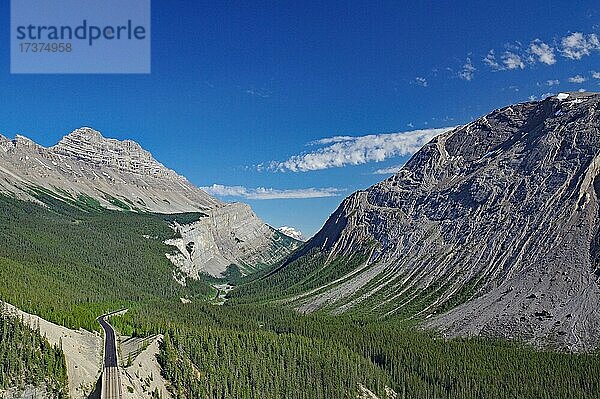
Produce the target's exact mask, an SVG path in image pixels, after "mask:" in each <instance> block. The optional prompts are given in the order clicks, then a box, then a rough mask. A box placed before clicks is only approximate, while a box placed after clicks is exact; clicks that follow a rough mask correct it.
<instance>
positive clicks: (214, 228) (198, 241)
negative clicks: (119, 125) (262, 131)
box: [0, 128, 299, 277]
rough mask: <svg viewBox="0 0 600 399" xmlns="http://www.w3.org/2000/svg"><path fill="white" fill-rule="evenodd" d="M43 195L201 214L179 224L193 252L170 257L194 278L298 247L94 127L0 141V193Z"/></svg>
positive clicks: (137, 147)
mask: <svg viewBox="0 0 600 399" xmlns="http://www.w3.org/2000/svg"><path fill="white" fill-rule="evenodd" d="M40 190H42V191H41V192H42V193H43V194H44V195H49V196H52V197H54V198H55V199H59V200H63V201H83V202H88V203H89V202H90V201H97V204H98V205H99V206H102V207H105V208H109V209H119V210H127V211H135V212H156V213H182V212H200V213H202V214H204V215H206V222H205V221H204V220H201V221H200V222H198V223H195V224H193V225H191V226H179V229H180V231H181V233H182V235H183V236H184V239H185V244H187V243H188V242H191V241H193V242H194V243H195V244H194V245H195V248H196V250H195V252H194V255H193V256H191V257H190V254H189V252H188V250H187V249H186V248H185V244H184V245H183V246H181V245H178V244H179V243H178V242H174V244H177V245H178V247H181V248H180V250H181V254H177V255H172V254H170V255H169V257H170V259H171V260H173V261H174V262H175V264H176V265H178V266H181V267H182V271H183V272H184V273H189V274H190V275H191V276H193V277H198V274H199V273H202V272H206V273H209V274H213V275H215V276H220V274H221V273H222V272H223V271H225V270H226V267H227V266H228V265H230V264H232V263H236V264H238V263H242V264H243V265H244V266H246V267H245V270H246V271H248V272H249V271H251V269H252V266H253V265H255V263H254V262H257V263H256V264H259V263H260V264H265V265H269V264H271V263H272V262H277V261H279V260H281V259H282V258H283V257H285V256H286V255H288V254H289V253H290V252H291V251H293V250H294V249H295V248H296V247H297V246H298V244H299V243H298V242H297V241H295V240H287V239H280V237H279V236H274V235H273V232H272V229H271V228H270V227H269V226H267V225H266V224H264V222H262V221H261V220H260V219H259V218H258V217H257V216H256V215H255V214H254V213H253V212H252V211H251V209H250V208H249V207H247V206H244V205H241V204H228V203H223V202H221V201H219V200H217V199H215V198H213V197H211V196H210V195H208V194H207V193H205V192H204V191H202V190H200V189H199V188H197V187H195V186H194V185H192V184H191V183H190V182H189V181H188V180H187V179H186V178H185V177H183V176H180V175H178V174H177V173H176V172H175V171H173V170H171V169H168V168H166V167H165V166H163V165H162V164H161V163H159V162H158V161H156V160H155V159H154V158H153V157H152V155H151V154H150V153H149V152H148V151H146V150H144V149H143V148H142V147H141V146H140V145H139V144H137V143H135V142H133V141H130V140H125V141H119V140H115V139H107V138H104V137H103V136H102V135H101V134H100V133H99V132H97V131H95V130H93V129H91V128H81V129H77V130H75V131H73V132H72V133H70V134H69V135H67V136H65V137H64V138H62V139H61V140H60V142H59V143H58V144H56V145H55V146H53V147H49V148H45V147H42V146H40V145H38V144H36V143H35V142H33V141H31V140H30V139H28V138H26V137H23V136H20V135H17V136H16V137H15V139H14V140H10V139H8V138H6V137H3V136H0V193H4V194H9V195H14V196H16V197H17V198H19V199H22V200H29V201H36V202H37V201H38V199H37V195H38V194H39V193H40ZM236 239H241V240H244V244H243V245H242V244H241V243H239V242H237V241H236Z"/></svg>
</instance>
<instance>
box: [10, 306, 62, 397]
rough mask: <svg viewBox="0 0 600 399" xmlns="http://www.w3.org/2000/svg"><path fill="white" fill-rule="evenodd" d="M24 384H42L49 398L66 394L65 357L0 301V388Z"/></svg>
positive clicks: (19, 386)
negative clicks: (10, 313)
mask: <svg viewBox="0 0 600 399" xmlns="http://www.w3.org/2000/svg"><path fill="white" fill-rule="evenodd" d="M27 385H31V386H34V387H41V386H45V387H46V389H47V391H48V393H50V394H51V396H52V397H53V398H66V397H68V383H67V366H66V363H65V358H64V355H63V353H62V350H61V349H60V348H58V347H54V346H52V345H50V344H49V343H48V341H46V339H44V338H43V337H41V336H40V334H39V331H35V330H33V329H31V328H30V327H29V326H26V325H24V324H23V323H22V322H21V321H20V320H19V319H18V318H17V317H15V316H13V315H9V314H8V313H7V312H5V311H4V305H3V304H2V303H0V390H4V389H7V388H24V387H25V386H27Z"/></svg>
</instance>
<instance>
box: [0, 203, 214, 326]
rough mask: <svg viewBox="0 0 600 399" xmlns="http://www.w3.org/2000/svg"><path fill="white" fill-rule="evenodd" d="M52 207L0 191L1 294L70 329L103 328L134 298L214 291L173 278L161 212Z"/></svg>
mask: <svg viewBox="0 0 600 399" xmlns="http://www.w3.org/2000/svg"><path fill="white" fill-rule="evenodd" d="M39 197H40V199H42V200H44V201H45V202H46V203H48V204H49V205H50V206H51V207H52V208H51V209H46V208H44V207H42V206H40V205H37V204H34V203H31V202H22V201H17V200H14V199H12V198H8V197H5V196H0V243H1V244H0V299H2V300H4V301H6V302H8V303H11V304H13V305H15V306H17V307H19V308H20V309H22V310H24V311H26V312H29V313H33V314H37V315H39V316H42V317H43V318H45V319H47V320H51V321H53V322H56V323H58V324H62V325H65V326H67V327H70V328H79V327H84V328H86V329H88V330H99V329H100V326H99V325H98V323H97V322H96V317H98V315H100V314H102V313H104V312H106V311H110V310H115V309H120V308H123V307H128V306H130V305H131V304H133V303H140V302H147V301H152V300H156V299H163V300H167V299H169V300H170V299H173V298H177V299H178V298H180V297H188V298H190V299H194V298H205V297H209V296H211V295H212V294H213V289H212V288H210V287H209V286H208V285H207V284H205V283H202V282H194V281H188V284H187V285H186V287H182V286H181V285H180V284H178V283H177V282H176V281H175V280H174V279H173V269H174V267H173V265H172V264H171V263H170V262H169V260H168V259H167V258H166V257H165V254H166V253H168V252H170V251H173V248H172V247H169V246H167V245H165V244H163V243H162V241H163V240H165V239H167V238H171V237H173V236H174V235H175V232H174V231H173V230H172V229H171V228H170V227H169V226H168V224H167V223H166V222H165V220H163V218H168V219H169V220H170V219H173V217H172V216H164V217H163V216H161V215H151V214H135V213H130V212H118V211H109V210H104V209H102V208H99V207H98V208H96V207H95V206H94V203H93V202H92V201H91V199H87V198H85V199H82V200H81V201H78V202H76V203H72V204H68V203H64V202H61V201H57V200H54V199H53V198H52V197H50V196H48V195H43V194H39Z"/></svg>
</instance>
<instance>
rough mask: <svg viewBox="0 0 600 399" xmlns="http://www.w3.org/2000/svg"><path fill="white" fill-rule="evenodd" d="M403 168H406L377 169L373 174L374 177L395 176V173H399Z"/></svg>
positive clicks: (400, 166)
mask: <svg viewBox="0 0 600 399" xmlns="http://www.w3.org/2000/svg"><path fill="white" fill-rule="evenodd" d="M402 166H404V165H394V166H389V167H387V168H382V169H377V170H375V171H374V172H373V174H374V175H393V174H394V173H398V171H399V170H400V169H401V168H402Z"/></svg>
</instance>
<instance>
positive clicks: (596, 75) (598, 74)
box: [592, 71, 600, 79]
mask: <svg viewBox="0 0 600 399" xmlns="http://www.w3.org/2000/svg"><path fill="white" fill-rule="evenodd" d="M592 78H594V79H600V72H596V71H592Z"/></svg>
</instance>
